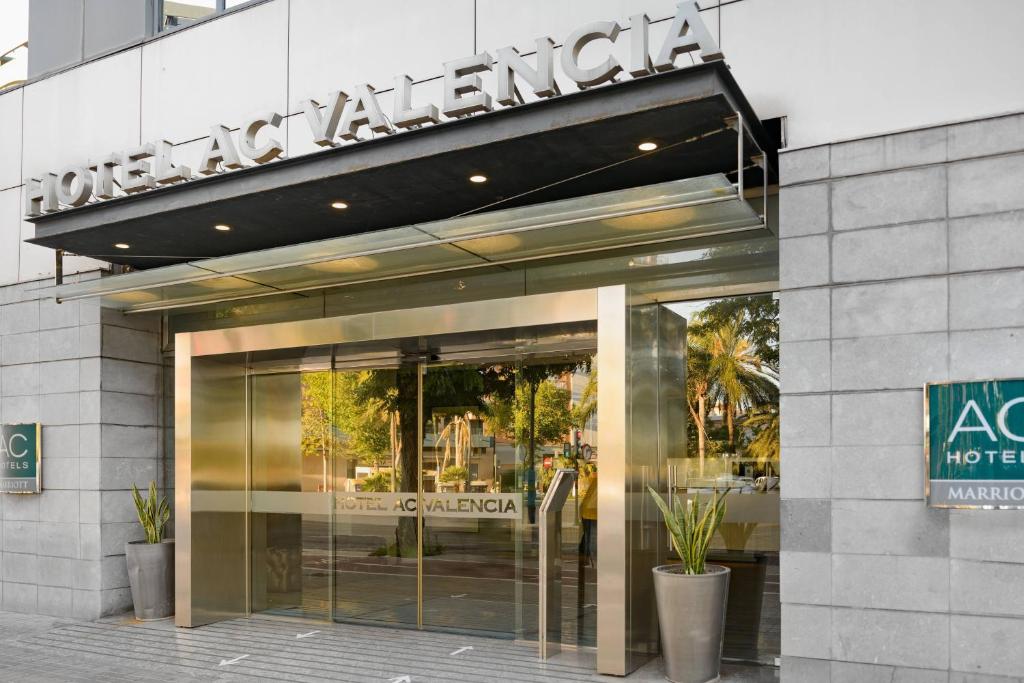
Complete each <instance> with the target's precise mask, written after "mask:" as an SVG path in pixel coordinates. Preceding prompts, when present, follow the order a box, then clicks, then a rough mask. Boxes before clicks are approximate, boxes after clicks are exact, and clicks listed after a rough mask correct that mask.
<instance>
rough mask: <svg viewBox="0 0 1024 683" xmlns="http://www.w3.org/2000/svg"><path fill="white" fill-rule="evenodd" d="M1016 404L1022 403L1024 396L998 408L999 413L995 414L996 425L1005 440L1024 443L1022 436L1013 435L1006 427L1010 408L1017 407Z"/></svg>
mask: <svg viewBox="0 0 1024 683" xmlns="http://www.w3.org/2000/svg"><path fill="white" fill-rule="evenodd" d="M1018 403H1024V396H1020V397H1018V398H1015V399H1013V400H1012V401H1007V402H1006V403H1004V404H1003V407H1002V408H1000V409H999V412H998V413H997V414H996V425H998V426H999V431H1001V432H1002V433H1003V434H1004V435H1005V436H1006V438H1008V439H1011V440H1012V441H1019V442H1024V436H1021V435H1019V434H1014V433H1013V432H1011V431H1010V428H1009V427H1007V426H1006V416H1007V413H1009V412H1010V408H1012V407H1013V406H1015V405H1017V404H1018Z"/></svg>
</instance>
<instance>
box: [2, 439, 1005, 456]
mask: <svg viewBox="0 0 1024 683" xmlns="http://www.w3.org/2000/svg"><path fill="white" fill-rule="evenodd" d="M15 439H21V440H22V441H24V442H25V443H26V444H27V443H28V437H26V436H25V435H24V434H15V435H14V436H12V437H11V448H10V452H11V455H13V456H14V457H15V458H24V457H25V456H26V455H28V446H27V445H26V446H25V448H23V449H22V451H21V453H15V452H14V440H15ZM1022 441H1024V439H1022Z"/></svg>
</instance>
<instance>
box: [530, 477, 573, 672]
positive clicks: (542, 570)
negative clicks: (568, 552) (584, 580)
mask: <svg viewBox="0 0 1024 683" xmlns="http://www.w3.org/2000/svg"><path fill="white" fill-rule="evenodd" d="M575 482H576V470H574V469H568V468H566V469H559V470H558V471H557V472H556V473H555V478H554V479H553V480H552V481H551V485H550V486H549V487H548V490H547V492H546V493H545V494H544V500H543V501H542V502H541V504H540V509H539V511H538V512H539V514H538V515H537V526H538V527H539V528H540V543H539V545H540V553H539V555H540V557H539V562H538V564H539V572H538V580H539V582H540V585H539V596H540V600H538V602H539V603H540V605H539V609H540V613H539V615H538V620H537V627H538V633H537V641H538V643H539V645H540V658H541V659H547V658H549V657H551V656H553V655H556V654H558V653H559V652H560V651H561V649H562V509H563V508H564V507H565V503H566V501H567V500H569V494H570V493H572V487H573V484H574V483H575Z"/></svg>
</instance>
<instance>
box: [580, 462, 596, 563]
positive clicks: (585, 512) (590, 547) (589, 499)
mask: <svg viewBox="0 0 1024 683" xmlns="http://www.w3.org/2000/svg"><path fill="white" fill-rule="evenodd" d="M582 481H583V483H584V484H585V485H586V487H587V490H586V491H585V492H584V494H583V500H582V501H581V502H580V520H581V521H582V522H583V536H582V538H580V555H581V556H582V557H583V558H584V559H586V560H587V561H588V562H590V563H594V562H596V561H597V470H594V469H592V470H591V471H590V472H588V473H587V474H586V475H584V476H583V477H582Z"/></svg>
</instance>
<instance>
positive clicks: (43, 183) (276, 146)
mask: <svg viewBox="0 0 1024 683" xmlns="http://www.w3.org/2000/svg"><path fill="white" fill-rule="evenodd" d="M649 24H650V21H649V19H648V18H647V16H646V15H644V14H638V15H636V16H633V17H631V18H630V21H629V59H628V64H622V63H620V62H619V60H618V59H616V58H615V57H614V56H611V55H610V54H608V51H606V52H605V54H606V55H607V56H605V58H604V60H603V61H601V62H600V63H598V64H596V65H593V66H584V65H583V63H582V62H583V60H581V58H580V54H581V52H582V51H583V49H584V48H585V47H586V46H588V45H590V44H591V43H599V42H602V41H603V42H604V43H615V42H616V41H617V40H618V38H619V34H620V32H621V31H622V28H623V27H622V26H620V25H619V24H618V22H615V21H598V22H593V23H590V24H587V25H586V26H581V27H580V28H578V29H576V30H575V31H573V32H572V33H571V34H570V35H569V36H568V37H567V38H566V39H565V42H564V44H563V46H562V50H561V55H560V58H559V59H558V60H557V64H558V66H559V69H560V71H561V75H563V76H564V77H565V78H567V79H569V80H571V81H573V82H574V83H576V84H577V85H578V86H579V87H581V88H591V87H595V86H599V85H602V84H605V83H608V82H610V81H613V80H615V79H616V78H617V77H618V76H619V75H620V74H621V73H623V72H624V71H625V72H628V73H629V74H630V75H631V76H633V77H641V76H646V75H649V74H652V73H655V72H660V71H670V70H673V69H675V68H676V66H675V63H676V59H677V58H678V57H679V56H680V55H682V54H687V53H698V54H699V56H700V58H701V59H702V60H703V61H705V62H706V61H711V60H713V59H720V58H721V57H722V55H721V53H720V52H719V50H718V46H717V45H716V43H715V41H714V40H713V39H712V38H711V34H710V33H709V32H708V30H707V27H706V26H705V25H704V23H703V21H702V20H701V18H700V13H699V11H698V9H697V3H696V2H695V1H694V0H688V1H687V2H681V3H679V4H678V6H677V8H676V14H675V17H674V18H673V20H672V25H671V26H670V28H669V31H668V35H667V37H666V38H665V40H664V42H663V43H662V45H661V46H660V48H659V49H658V51H657V54H656V55H654V56H653V57H652V55H651V51H650V46H649V45H648V41H649V35H650V33H649V30H648V29H649ZM592 60H593V58H592V57H591V58H588V60H586V61H587V62H588V63H589V62H590V61H592ZM533 62H534V64H533V65H532V66H531V64H530V63H529V62H528V61H527V60H526V59H524V57H523V56H520V54H519V52H518V51H517V50H516V48H514V47H505V48H501V49H500V50H498V51H497V52H496V53H495V56H494V57H492V56H491V54H489V53H487V52H481V53H479V54H476V55H472V56H470V57H464V58H462V59H457V60H454V61H451V62H447V63H445V64H444V81H443V87H444V95H443V102H442V103H441V108H440V109H438V106H437V105H436V104H420V105H418V106H417V105H415V104H414V103H413V101H412V85H413V81H412V79H411V78H409V76H407V75H404V74H402V75H398V76H396V77H395V79H394V84H395V85H394V93H393V100H394V108H393V111H392V112H391V116H390V118H389V117H388V116H387V115H386V114H385V113H384V110H383V109H382V108H381V106H380V102H379V101H378V98H377V95H376V93H375V92H374V89H373V88H372V87H371V86H370V85H367V84H362V85H358V86H356V87H354V88H352V89H351V90H350V91H349V92H345V91H342V90H336V91H334V92H332V93H330V94H329V95H327V97H326V99H324V100H322V101H318V100H312V99H309V100H305V101H303V102H301V103H300V105H301V109H302V112H303V114H304V118H305V120H306V122H307V124H308V126H309V130H310V133H311V135H312V138H313V141H314V142H315V143H316V144H317V145H320V146H321V147H335V146H337V145H339V144H341V141H346V140H347V141H353V140H358V139H360V138H359V132H360V129H362V128H369V130H371V131H373V132H374V133H378V134H394V133H397V132H400V131H402V130H405V129H409V128H414V127H419V126H423V125H429V124H435V123H440V122H441V116H442V115H443V116H445V117H448V118H460V117H464V116H471V115H473V114H478V113H480V112H488V111H492V110H493V109H494V107H495V102H497V104H500V105H504V106H514V105H516V104H517V103H518V102H519V99H518V98H517V97H516V94H517V92H516V91H517V88H519V87H520V86H522V85H525V86H527V87H528V88H529V91H530V92H532V93H533V95H535V96H536V97H540V98H550V97H556V96H558V95H559V94H560V92H559V88H558V85H557V82H556V78H555V67H556V59H555V43H554V41H553V40H551V38H548V37H543V38H538V39H537V41H536V54H535V56H534V58H533ZM484 71H493V72H494V74H495V79H496V83H497V85H496V90H497V91H496V92H495V93H493V94H492V93H489V92H486V91H485V89H484V85H483V80H482V79H481V77H480V73H481V72H484ZM282 120H283V116H282V115H281V113H279V112H263V113H260V114H257V115H255V116H253V117H251V118H250V119H248V120H246V121H244V122H242V124H241V126H239V128H238V134H237V139H238V142H237V144H236V143H235V136H234V135H233V134H232V130H231V128H229V127H228V126H225V125H220V124H218V125H214V126H212V127H211V128H210V135H209V139H208V141H207V144H206V148H205V150H204V151H203V154H202V156H201V157H200V158H199V163H198V165H197V166H196V168H195V170H196V172H198V173H199V174H200V175H204V176H209V175H214V174H217V173H223V172H225V171H228V170H233V169H239V168H242V167H243V166H244V165H245V161H244V160H249V161H251V162H254V163H257V164H265V163H267V162H269V161H272V160H274V159H277V158H280V157H282V156H283V154H284V148H283V147H282V145H281V143H280V142H279V140H278V139H277V138H275V137H274V135H275V133H274V132H273V131H274V130H277V129H279V128H280V126H281V123H282ZM260 140H262V142H261V141H260ZM173 149H174V146H173V145H172V144H171V143H170V142H168V141H166V140H157V141H154V142H149V143H146V144H143V145H141V146H139V147H137V148H135V149H130V150H126V151H122V152H116V153H112V154H110V155H109V156H107V157H106V158H103V159H101V160H99V161H93V162H89V163H87V164H80V165H73V166H68V167H65V168H63V169H61V170H59V171H56V172H47V173H43V174H41V175H39V176H35V177H31V178H27V179H25V214H26V217H29V218H31V217H35V216H40V215H43V214H48V213H54V212H57V211H61V210H63V209H66V208H71V207H77V206H83V205H85V204H87V203H89V202H92V201H97V200H105V199H111V198H113V197H114V196H115V187H114V186H115V182H116V184H118V185H119V186H120V188H121V190H122V191H123V192H124V193H125V194H136V193H139V192H145V191H147V190H151V189H153V188H155V187H159V186H163V185H171V184H175V183H180V182H184V181H188V180H191V179H192V178H194V177H195V175H194V174H193V170H192V168H191V167H189V166H186V165H184V164H182V163H177V162H176V161H175V160H174V158H173ZM115 178H116V181H115Z"/></svg>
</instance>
